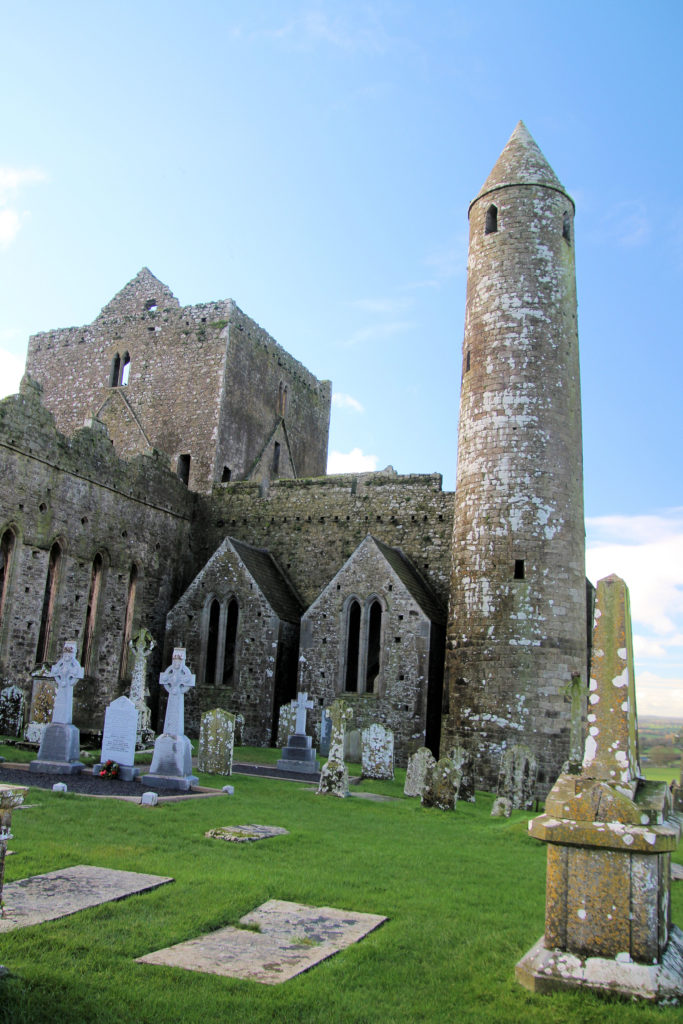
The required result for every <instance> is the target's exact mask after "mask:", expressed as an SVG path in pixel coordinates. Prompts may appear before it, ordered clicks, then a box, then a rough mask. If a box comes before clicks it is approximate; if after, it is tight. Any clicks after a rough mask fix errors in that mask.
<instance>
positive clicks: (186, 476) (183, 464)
mask: <svg viewBox="0 0 683 1024" xmlns="http://www.w3.org/2000/svg"><path fill="white" fill-rule="evenodd" d="M191 461H192V460H191V458H190V456H189V455H187V454H185V455H179V456H178V468H177V470H176V472H177V474H178V479H179V480H181V481H182V483H184V484H185V486H186V487H187V486H188V485H189V483H190V462H191Z"/></svg>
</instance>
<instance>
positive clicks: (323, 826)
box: [0, 755, 683, 1024]
mask: <svg viewBox="0 0 683 1024" xmlns="http://www.w3.org/2000/svg"><path fill="white" fill-rule="evenodd" d="M240 756H242V755H240ZM244 759H246V758H244ZM403 777H404V776H403V773H398V774H397V779H396V781H395V782H393V783H390V782H386V783H374V784H373V783H369V782H366V783H363V784H362V786H363V788H372V789H373V790H375V791H377V792H384V793H386V794H388V795H393V796H398V797H400V799H398V800H395V801H390V802H382V803H377V802H372V801H369V800H362V799H356V798H351V799H348V800H339V799H337V798H335V797H329V796H326V797H319V796H317V795H316V794H315V793H314V792H312V791H311V790H310V788H308V787H307V786H305V785H303V784H299V783H294V782H279V781H276V780H270V779H263V778H256V777H246V776H240V775H235V776H233V778H232V779H231V781H232V782H233V783H234V785H235V795H234V796H232V797H228V796H219V797H215V798H209V799H203V800H188V801H184V802H181V803H175V804H165V805H163V806H162V805H160V806H158V807H156V808H144V807H140V806H139V805H136V804H130V803H124V802H120V801H116V800H99V799H93V798H88V797H79V796H77V795H75V794H69V793H67V794H66V795H59V794H53V793H52V792H49V791H43V790H37V789H32V790H31V792H30V794H29V798H28V800H27V803H28V804H29V806H28V807H26V808H22V809H20V810H17V811H15V813H14V818H13V832H14V835H15V838H14V839H13V840H12V842H11V844H10V845H11V848H12V849H14V850H15V851H16V853H15V855H14V856H12V857H9V858H8V859H7V861H6V880H7V881H12V880H14V879H19V878H25V877H27V876H29V875H33V874H37V873H40V872H44V871H51V870H54V869H56V868H59V867H65V866H68V865H72V864H93V865H100V866H103V867H112V868H123V869H126V870H130V871H143V872H152V873H157V874H161V875H171V876H173V877H174V878H175V882H174V883H173V884H171V885H167V886H163V887H162V888H160V889H158V890H155V891H154V892H150V893H146V894H143V895H140V896H132V897H130V898H128V899H126V900H122V901H121V902H117V903H109V904H105V905H103V906H101V907H97V908H93V909H91V910H85V911H81V912H79V913H78V914H75V915H73V916H72V917H68V918H63V919H61V920H59V921H54V922H50V923H46V924H43V925H37V926H34V927H31V928H25V929H21V930H18V931H13V932H8V933H4V934H3V933H0V962H2V963H4V964H5V965H7V966H8V967H10V969H11V970H12V972H13V974H12V976H11V977H9V978H6V979H5V980H4V981H1V982H0V1021H3V1022H8V1024H9V1022H12V1024H29V1022H30V1024H39V1022H45V1024H47V1022H50V1024H55V1022H58V1024H91V1022H103V1024H120V1022H121V1024H122V1022H126V1024H128V1022H134V1024H143V1022H145V1024H147V1022H149V1024H152V1022H154V1024H156V1022H158V1024H171V1022H183V1024H194V1022H205V1021H230V1022H240V1024H241V1022H252V1021H253V1022H261V1021H263V1022H282V1024H285V1022H286V1024H293V1022H320V1024H364V1022H394V1021H396V1022H399V1021H401V1022H403V1021H405V1022H415V1021H433V1022H448V1024H467V1022H469V1021H477V1022H494V1024H495V1022H500V1024H503V1022H505V1024H511V1022H512V1024H514V1022H520V1024H521V1022H525V1024H552V1022H558V1024H560V1022H561V1024H567V1022H570V1024H571V1022H575V1024H590V1022H596V1024H597V1022H600V1024H604V1022H607V1024H610V1022H614V1024H631V1022H635V1021H655V1020H656V1021H659V1022H661V1021H666V1020H672V1021H673V1020H674V1019H676V1015H677V1013H678V1012H679V1011H677V1010H675V1009H669V1010H662V1009H657V1008H655V1007H649V1006H646V1005H637V1004H628V1003H625V1004H624V1003H619V1002H616V1001H612V1000H611V999H609V998H603V997H599V996H597V995H593V994H591V993H587V992H580V993H577V992H574V993H571V992H567V993H560V994H556V995H553V996H537V995H533V994H531V993H529V992H527V991H526V990H525V989H523V988H522V987H521V986H519V985H518V984H517V982H516V981H515V977H514V966H515V963H516V962H517V960H518V959H519V958H520V957H521V956H522V955H523V954H524V953H525V952H526V951H527V950H528V949H529V947H530V946H531V945H532V944H533V943H534V942H535V941H536V939H538V938H539V936H540V935H541V934H542V932H543V918H544V890H545V856H546V851H545V849H544V847H543V846H542V844H540V843H538V842H536V841H535V840H532V839H530V838H529V837H528V836H527V827H526V823H527V819H528V817H529V815H527V814H525V813H523V812H515V813H514V814H513V816H512V817H511V818H510V819H509V820H506V819H504V818H491V817H490V809H491V802H492V798H491V797H490V796H489V795H486V794H480V795H478V799H477V803H476V804H458V807H457V810H456V812H455V813H444V812H440V811H437V810H433V809H425V808H422V807H421V806H420V803H419V801H417V800H409V799H407V798H403V797H402V796H401V793H402V781H403ZM200 782H201V783H202V784H209V785H211V784H213V785H217V784H218V783H219V782H220V783H221V784H222V780H216V779H215V778H212V777H209V776H200ZM230 824H235V825H239V824H267V825H279V826H284V827H285V828H287V829H289V831H290V834H289V835H287V836H280V837H277V838H273V839H268V840H265V841H262V842H259V843H254V844H245V845H237V844H230V843H223V842H219V841H217V840H212V839H206V838H205V837H204V833H205V832H206V831H207V830H208V829H209V828H213V827H216V826H220V825H230ZM676 859H678V860H679V862H680V860H681V858H680V853H679V854H677V855H676ZM677 886H679V887H681V888H683V883H674V886H673V913H674V920H675V921H677V922H678V923H679V925H681V924H683V892H681V891H680V890H679V889H678V888H677ZM272 898H276V899H283V900H293V901H295V902H301V903H307V904H312V905H316V906H331V907H339V908H342V909H349V910H356V911H364V912H367V913H376V914H383V915H386V916H387V917H388V921H387V922H386V924H384V925H383V926H382V927H381V928H379V929H378V930H377V931H375V932H374V933H372V934H371V935H369V936H368V937H367V938H365V939H364V940H363V941H362V942H360V943H358V944H357V945H355V946H352V947H350V948H348V949H346V950H344V951H343V952H341V953H339V954H337V955H336V956H334V957H332V958H331V959H329V960H327V961H325V962H324V963H322V964H320V965H319V966H317V967H314V968H313V969H312V970H311V971H309V972H308V973H306V974H303V975H300V976H299V977H297V978H294V979H292V980H291V981H288V982H286V983H284V984H283V985H276V986H266V985H260V984H258V983H256V982H248V981H238V980H233V979H227V978H221V977H217V976H212V975H208V974H198V973H192V972H188V971H183V970H180V969H174V968H161V967H152V966H149V965H143V964H137V963H135V962H134V958H135V957H136V956H139V955H141V954H143V953H146V952H150V951H152V950H155V949H159V948H161V947H163V946H166V945H170V944H172V943H176V942H181V941H183V940H185V939H189V938H193V937H196V936H200V935H202V934H204V933H206V932H210V931H213V930H214V929H217V928H220V927H223V926H224V925H228V924H233V925H234V924H236V923H237V922H238V920H239V918H240V917H241V916H242V915H243V914H245V913H246V912H247V911H249V910H252V909H254V908H255V907H257V906H258V905H259V904H261V903H263V902H264V901H265V900H268V899H272Z"/></svg>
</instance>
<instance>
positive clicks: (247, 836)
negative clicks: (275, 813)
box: [204, 825, 289, 843]
mask: <svg viewBox="0 0 683 1024" xmlns="http://www.w3.org/2000/svg"><path fill="white" fill-rule="evenodd" d="M204 835H205V836H206V838H207V839H224V840H225V842H226V843H255V842H257V841H258V840H259V839H270V838H271V837H272V836H288V835H289V831H288V830H287V829H286V828H280V827H279V826H278V825H224V826H223V827H222V828H212V829H209V831H208V832H205V833H204Z"/></svg>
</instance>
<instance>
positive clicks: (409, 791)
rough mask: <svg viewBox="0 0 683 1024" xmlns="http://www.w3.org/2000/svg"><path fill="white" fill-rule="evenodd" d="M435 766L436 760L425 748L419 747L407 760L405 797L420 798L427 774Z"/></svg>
mask: <svg viewBox="0 0 683 1024" xmlns="http://www.w3.org/2000/svg"><path fill="white" fill-rule="evenodd" d="M435 764H436V758H435V757H434V755H433V754H432V752H431V750H429V749H428V748H427V747H420V749H419V750H416V751H415V753H414V754H412V755H411V756H410V757H409V758H408V767H407V769H406V784H405V786H404V788H403V792H404V794H405V796H422V790H423V789H424V787H425V782H426V780H427V776H428V774H429V773H430V772H431V770H432V768H433V767H434V765H435Z"/></svg>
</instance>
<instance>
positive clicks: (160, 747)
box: [140, 732, 199, 791]
mask: <svg viewBox="0 0 683 1024" xmlns="http://www.w3.org/2000/svg"><path fill="white" fill-rule="evenodd" d="M140 781H141V782H144V783H145V785H146V786H153V787H155V788H157V789H182V790H185V791H187V790H188V789H189V788H190V786H195V785H197V783H198V782H199V779H198V778H197V776H196V775H193V774H192V744H191V743H190V741H189V739H188V738H187V736H173V735H171V733H166V732H164V733H162V734H161V736H158V737H157V739H156V742H155V744H154V757H153V758H152V766H151V768H150V770H149V774H148V775H143V776H142V777H141V778H140Z"/></svg>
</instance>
